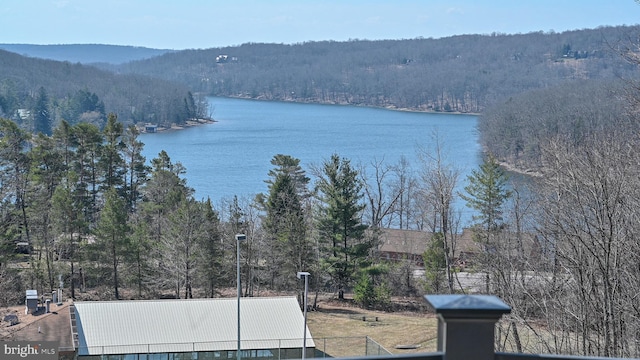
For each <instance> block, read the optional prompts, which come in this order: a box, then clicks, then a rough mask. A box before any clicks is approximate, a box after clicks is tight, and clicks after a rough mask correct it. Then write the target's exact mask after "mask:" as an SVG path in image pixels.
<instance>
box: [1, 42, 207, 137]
mask: <svg viewBox="0 0 640 360" xmlns="http://www.w3.org/2000/svg"><path fill="white" fill-rule="evenodd" d="M0 61H2V67H0V116H2V117H4V118H7V119H11V120H13V121H15V122H16V123H18V124H19V125H20V126H21V127H22V128H24V129H25V130H28V131H30V132H43V133H45V134H47V135H50V134H51V129H53V128H54V127H56V126H57V125H58V124H59V123H60V122H61V121H62V120H65V121H66V122H68V123H70V124H77V123H80V122H85V123H92V124H95V125H97V126H98V127H99V128H102V127H104V126H105V124H106V122H107V115H108V113H114V114H116V115H117V116H118V119H120V121H121V122H123V123H125V124H135V123H146V122H151V123H155V124H159V125H161V126H166V127H170V126H171V125H172V124H184V123H186V121H187V120H189V119H192V118H208V117H209V108H208V104H207V103H206V99H205V98H204V97H202V96H198V95H197V94H196V95H194V94H193V93H192V92H191V91H189V89H188V88H187V87H185V86H183V85H179V84H176V83H170V82H167V81H165V80H161V79H152V78H149V77H146V76H142V75H135V74H128V75H122V74H115V73H112V72H108V71H104V70H99V69H97V68H95V67H91V66H86V65H81V64H79V63H76V64H71V63H69V62H59V61H52V60H42V59H35V58H28V57H24V56H20V55H18V54H14V53H11V52H7V51H4V50H0Z"/></svg>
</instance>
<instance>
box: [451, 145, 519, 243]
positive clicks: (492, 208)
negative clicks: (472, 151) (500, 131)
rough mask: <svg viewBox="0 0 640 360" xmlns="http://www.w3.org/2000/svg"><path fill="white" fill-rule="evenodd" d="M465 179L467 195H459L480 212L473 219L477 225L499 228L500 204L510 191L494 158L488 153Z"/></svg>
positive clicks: (508, 195) (505, 177)
mask: <svg viewBox="0 0 640 360" xmlns="http://www.w3.org/2000/svg"><path fill="white" fill-rule="evenodd" d="M467 179H468V181H469V185H467V186H466V187H465V188H464V190H465V191H466V193H467V194H468V195H465V194H461V195H460V196H461V197H462V199H464V200H465V201H466V202H467V206H468V207H470V208H473V209H475V210H476V211H478V212H479V213H480V214H479V215H477V216H474V219H475V220H479V221H480V222H479V225H481V227H482V229H483V230H485V231H495V230H499V229H500V227H501V225H502V205H503V204H504V203H505V201H507V199H509V197H510V196H511V191H510V190H509V189H507V181H508V177H507V175H506V174H505V173H504V171H503V170H502V168H501V167H500V164H498V161H497V160H496V158H495V157H493V156H491V155H489V156H487V158H486V159H485V161H484V162H483V163H482V164H481V165H480V169H479V170H473V171H472V172H471V175H469V176H468V177H467Z"/></svg>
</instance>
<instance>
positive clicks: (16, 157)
mask: <svg viewBox="0 0 640 360" xmlns="http://www.w3.org/2000/svg"><path fill="white" fill-rule="evenodd" d="M28 140H29V135H28V134H27V133H26V132H25V131H23V130H21V129H20V128H19V127H18V125H16V123H14V122H13V121H11V120H8V119H1V118H0V204H1V205H3V207H4V211H3V215H2V216H3V219H2V223H1V225H0V226H1V227H2V232H1V234H3V237H4V238H5V239H6V240H7V241H10V242H27V243H30V241H31V239H30V236H29V221H28V220H29V219H28V218H27V212H26V210H27V203H26V191H27V184H28V175H29V167H30V165H29V157H28V156H27V153H26V146H27V142H28ZM11 245H13V243H12V244H11Z"/></svg>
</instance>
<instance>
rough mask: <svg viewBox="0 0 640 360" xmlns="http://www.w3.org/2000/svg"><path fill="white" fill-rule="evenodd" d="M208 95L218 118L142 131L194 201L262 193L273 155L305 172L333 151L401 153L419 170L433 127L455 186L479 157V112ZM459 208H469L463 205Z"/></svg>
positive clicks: (148, 149) (376, 157) (363, 157)
mask: <svg viewBox="0 0 640 360" xmlns="http://www.w3.org/2000/svg"><path fill="white" fill-rule="evenodd" d="M208 100H209V104H210V106H211V107H212V114H213V117H214V118H215V120H216V121H217V122H216V123H213V124H208V125H201V126H195V127H189V128H186V129H184V130H177V131H164V132H160V133H156V134H142V135H141V136H140V140H141V141H142V142H143V143H144V144H145V148H144V152H143V153H144V155H145V156H146V157H147V161H149V160H151V159H152V158H155V157H157V155H158V153H159V152H160V151H161V150H165V151H166V152H167V153H168V154H169V157H170V158H171V160H172V161H173V162H174V163H175V162H181V163H182V164H183V165H184V166H185V167H186V169H187V173H186V175H185V177H186V178H187V184H188V185H189V186H190V187H192V188H194V189H195V197H196V199H199V200H200V199H205V198H207V197H210V198H211V200H212V201H214V202H215V201H217V200H220V199H223V198H232V197H233V196H234V195H238V197H244V196H249V197H252V196H253V195H255V194H257V193H260V192H263V193H266V192H267V184H266V183H265V180H267V179H268V175H267V174H268V172H269V170H271V169H272V168H273V166H272V165H271V159H272V158H273V156H274V155H276V154H285V155H290V156H292V157H295V158H298V159H300V164H301V166H302V167H303V168H304V169H305V170H307V172H308V171H309V166H310V165H311V164H316V165H320V164H322V162H323V161H325V160H327V159H329V158H330V157H331V155H332V154H333V153H336V154H338V155H339V156H341V157H346V158H349V159H351V163H352V165H353V166H357V165H358V164H363V165H370V164H371V163H372V162H373V161H380V160H384V163H385V164H389V165H393V164H396V163H397V162H398V160H399V159H400V158H401V157H402V156H404V157H406V159H407V160H408V161H409V163H410V165H411V166H412V168H413V169H414V170H417V169H418V168H419V167H420V161H419V158H418V149H432V148H433V147H434V136H433V134H434V133H437V134H438V136H439V137H440V139H441V142H442V143H443V145H444V146H443V150H444V151H445V153H446V155H447V162H448V163H450V164H453V165H455V166H456V167H457V168H458V169H459V170H460V172H461V177H460V181H459V182H460V185H459V187H458V188H459V191H461V190H462V188H463V187H464V186H465V185H466V177H467V175H468V174H469V173H470V171H471V170H472V169H474V168H476V167H477V166H478V165H479V163H480V161H481V154H480V146H479V144H478V134H477V133H476V123H477V117H476V116H473V115H458V114H434V113H418V112H403V111H392V110H385V109H375V108H365V107H355V106H341V105H318V104H296V103H285V102H267V101H256V100H244V99H228V98H218V97H211V98H209V99H208ZM369 168H370V166H369ZM308 175H311V174H308ZM310 177H311V179H312V182H313V181H314V179H313V177H312V176H310ZM458 205H460V204H458ZM457 207H458V208H459V210H462V211H463V212H464V213H468V209H465V208H464V204H462V205H460V206H457ZM463 217H465V218H466V217H467V216H463Z"/></svg>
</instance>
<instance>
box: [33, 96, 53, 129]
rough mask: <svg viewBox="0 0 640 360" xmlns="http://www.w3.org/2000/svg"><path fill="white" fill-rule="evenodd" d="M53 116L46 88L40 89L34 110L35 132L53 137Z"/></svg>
mask: <svg viewBox="0 0 640 360" xmlns="http://www.w3.org/2000/svg"><path fill="white" fill-rule="evenodd" d="M51 128H52V125H51V115H50V111H49V96H48V95H47V91H46V90H45V89H44V87H40V89H39V90H38V95H37V97H36V103H35V106H34V108H33V132H34V133H36V134H38V133H42V134H45V135H51Z"/></svg>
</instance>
